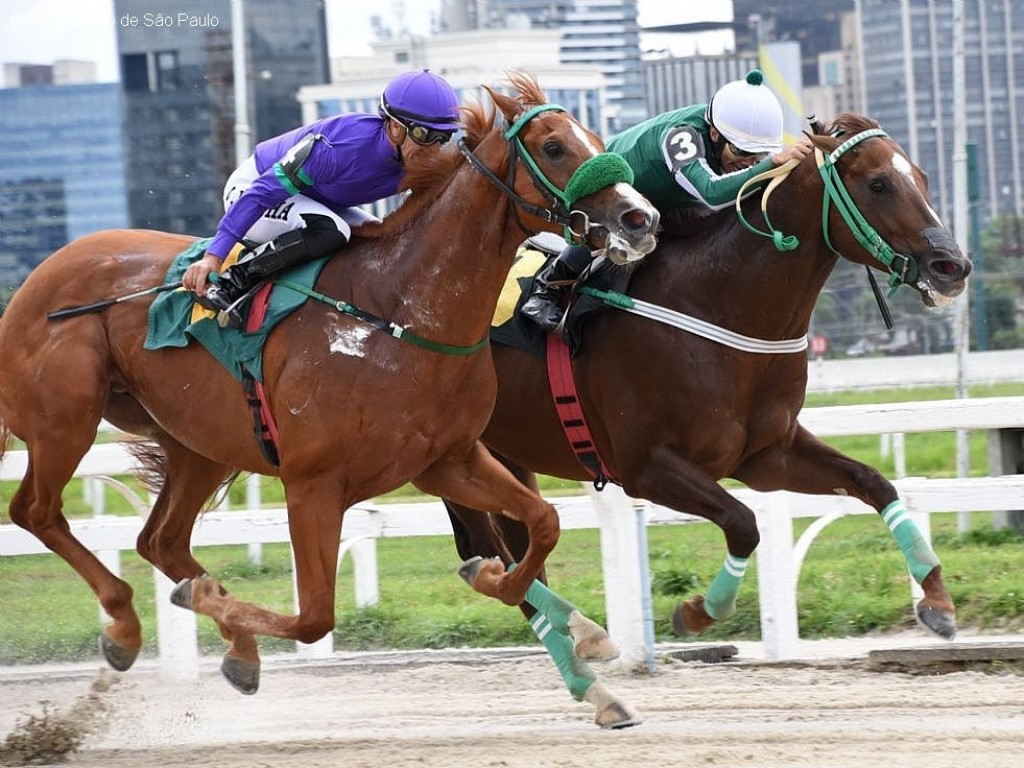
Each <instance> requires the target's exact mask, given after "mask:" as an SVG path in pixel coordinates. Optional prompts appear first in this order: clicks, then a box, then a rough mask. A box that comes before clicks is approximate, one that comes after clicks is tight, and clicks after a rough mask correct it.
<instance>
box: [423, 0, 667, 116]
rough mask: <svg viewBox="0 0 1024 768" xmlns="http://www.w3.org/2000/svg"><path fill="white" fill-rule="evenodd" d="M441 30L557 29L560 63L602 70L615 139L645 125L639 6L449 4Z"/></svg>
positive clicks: (596, 2) (492, 0) (592, 0)
mask: <svg viewBox="0 0 1024 768" xmlns="http://www.w3.org/2000/svg"><path fill="white" fill-rule="evenodd" d="M441 26H442V29H445V30H446V31H450V32H457V31H464V30H466V29H480V28H483V27H511V28H522V27H524V26H528V27H531V28H535V29H558V30H560V31H561V32H562V42H561V54H560V56H561V61H562V63H563V64H567V65H590V66H596V67H598V68H600V70H601V72H602V74H603V75H604V77H605V95H606V97H607V100H608V124H609V129H610V131H611V132H612V133H615V132H618V131H621V130H623V129H624V128H628V127H629V126H631V125H635V124H636V123H639V122H640V121H641V120H643V119H645V118H646V117H647V116H648V115H647V110H646V107H645V104H644V94H643V88H644V74H643V65H642V63H641V60H640V25H639V23H638V21H637V0H547V2H545V1H544V0H445V2H444V3H443V5H442V20H441Z"/></svg>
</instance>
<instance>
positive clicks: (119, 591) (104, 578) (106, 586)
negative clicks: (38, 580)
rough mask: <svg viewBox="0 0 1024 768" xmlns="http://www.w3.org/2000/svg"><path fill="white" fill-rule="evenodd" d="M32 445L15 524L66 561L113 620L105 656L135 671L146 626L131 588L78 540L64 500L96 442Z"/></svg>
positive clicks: (15, 501) (104, 638) (105, 635)
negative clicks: (134, 664) (88, 452)
mask: <svg viewBox="0 0 1024 768" xmlns="http://www.w3.org/2000/svg"><path fill="white" fill-rule="evenodd" d="M27 445H28V453H29V462H28V471H27V472H26V473H25V477H24V479H23V480H22V482H21V485H20V486H19V487H18V490H17V491H16V492H15V494H14V497H13V498H12V499H11V504H10V516H11V520H12V521H13V522H14V523H16V524H17V525H19V526H21V527H22V528H24V529H26V530H27V531H29V532H30V533H32V534H33V535H34V536H35V537H36V538H38V539H39V540H40V541H41V542H42V543H43V544H45V545H46V547H47V548H49V549H50V550H51V551H53V552H54V553H56V554H57V555H59V556H60V557H62V558H63V559H64V560H65V561H66V562H67V563H68V564H69V565H70V566H71V567H72V568H74V570H75V571H76V572H77V573H78V575H79V576H81V577H82V578H83V579H84V580H85V582H86V583H87V584H88V585H89V587H90V588H91V589H92V591H93V592H94V593H95V595H96V597H97V599H98V600H99V602H100V605H102V606H103V610H104V611H106V613H107V615H108V616H110V618H111V620H112V621H111V623H110V624H109V625H107V626H106V627H105V628H104V629H103V631H102V633H101V634H100V638H99V647H100V651H101V652H102V654H103V656H104V658H105V659H106V660H107V663H109V664H110V666H111V667H113V668H114V669H116V670H118V671H120V672H123V671H124V670H126V669H128V668H129V667H131V666H132V664H133V663H134V662H135V659H136V658H137V657H138V654H139V650H140V649H141V647H142V625H141V624H140V622H139V617H138V615H137V614H136V613H135V609H134V607H133V605H132V588H131V587H130V586H129V585H128V584H127V583H126V582H124V581H122V580H121V579H119V578H117V577H116V576H115V575H114V574H113V573H111V572H110V571H109V570H108V569H107V567H106V566H105V565H103V563H102V562H101V561H100V560H99V559H98V558H97V557H96V555H94V554H93V553H92V552H90V551H89V550H88V549H87V548H86V547H85V546H84V545H83V544H82V543H81V542H80V541H78V539H76V538H75V536H74V535H73V534H72V532H71V527H70V525H69V524H68V521H67V519H66V518H65V517H64V514H63V504H62V500H61V493H62V491H63V489H64V487H65V486H66V485H67V483H68V482H69V481H70V479H71V477H72V476H73V475H74V472H75V469H76V468H77V467H78V463H79V461H81V459H82V457H83V456H84V455H85V454H86V452H87V451H88V449H89V447H90V446H91V445H92V440H91V438H90V439H89V440H88V441H86V440H85V439H84V438H82V437H81V436H79V437H72V436H69V435H59V436H49V437H47V438H46V439H43V440H34V441H31V442H29V443H28V444H27Z"/></svg>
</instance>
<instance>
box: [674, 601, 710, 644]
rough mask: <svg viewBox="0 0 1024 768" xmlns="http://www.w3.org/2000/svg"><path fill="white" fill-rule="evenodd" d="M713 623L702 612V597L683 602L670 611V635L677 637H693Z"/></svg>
mask: <svg viewBox="0 0 1024 768" xmlns="http://www.w3.org/2000/svg"><path fill="white" fill-rule="evenodd" d="M714 623H715V620H714V619H713V618H711V617H710V616H709V615H708V612H707V611H706V610H704V595H697V596H696V597H694V598H691V599H690V600H684V601H683V602H681V603H680V604H679V605H677V606H676V607H675V610H674V611H672V634H674V635H676V636H677V637H693V636H694V635H699V634H700V633H701V632H703V631H704V630H705V629H707V628H708V627H710V626H711V625H712V624H714Z"/></svg>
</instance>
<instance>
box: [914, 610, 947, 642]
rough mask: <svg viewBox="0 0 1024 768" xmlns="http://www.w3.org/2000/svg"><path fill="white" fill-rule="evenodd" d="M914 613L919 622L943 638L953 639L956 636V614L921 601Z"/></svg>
mask: <svg viewBox="0 0 1024 768" xmlns="http://www.w3.org/2000/svg"><path fill="white" fill-rule="evenodd" d="M914 613H915V615H916V617H917V623H918V624H920V625H921V626H922V627H924V628H925V629H930V630H931V631H932V632H934V633H935V634H936V635H938V636H939V637H941V638H942V639H943V640H953V639H954V638H955V637H956V616H955V615H954V614H952V613H950V612H948V611H940V610H939V609H938V608H932V607H931V606H930V605H921V604H920V603H918V606H917V610H916V611H915V612H914Z"/></svg>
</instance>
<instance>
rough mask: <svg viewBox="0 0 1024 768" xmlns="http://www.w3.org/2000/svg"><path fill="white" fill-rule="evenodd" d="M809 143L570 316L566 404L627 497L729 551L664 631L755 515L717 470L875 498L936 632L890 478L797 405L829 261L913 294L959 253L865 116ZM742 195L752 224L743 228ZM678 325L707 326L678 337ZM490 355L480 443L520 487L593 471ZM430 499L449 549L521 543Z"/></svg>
mask: <svg viewBox="0 0 1024 768" xmlns="http://www.w3.org/2000/svg"><path fill="white" fill-rule="evenodd" d="M811 140H812V141H813V143H814V145H815V147H816V148H817V149H816V152H815V153H814V155H812V156H808V157H807V158H805V159H804V161H803V162H802V163H800V164H798V165H796V167H794V168H792V170H790V171H789V172H788V176H785V175H784V174H785V170H784V169H778V178H780V179H783V178H784V181H783V182H782V183H781V184H779V185H778V186H775V187H774V189H772V190H771V193H770V194H769V193H768V192H765V193H762V194H761V195H755V196H752V197H748V198H746V199H744V200H742V201H741V202H740V203H738V204H737V208H736V211H733V210H726V211H721V212H719V213H716V214H703V215H702V214H701V213H692V214H691V215H684V217H683V218H682V219H681V220H680V222H679V223H680V224H682V226H681V227H675V226H674V227H673V230H675V229H677V228H678V229H679V230H680V231H679V232H675V231H673V232H672V233H667V234H663V235H662V237H661V238H660V242H659V245H658V248H657V250H656V251H655V252H654V253H653V254H652V255H651V256H649V257H648V258H646V259H645V260H644V261H643V262H642V263H639V264H637V265H636V267H635V269H634V271H633V274H632V278H631V281H630V283H629V287H628V290H627V293H628V296H629V297H631V299H633V300H634V301H632V302H629V303H630V304H632V306H630V307H629V311H628V312H626V311H617V310H613V309H606V310H604V311H602V312H599V313H597V314H596V315H594V316H592V317H591V318H590V319H589V320H588V321H587V322H588V325H587V326H586V343H584V344H583V345H582V347H581V349H580V350H579V352H578V354H577V356H576V357H575V358H574V360H573V363H572V368H573V372H574V377H575V381H576V386H577V389H578V394H579V398H580V404H581V406H582V410H583V413H584V415H585V418H586V421H587V423H588V425H589V428H590V430H591V432H592V435H593V440H594V443H595V445H596V447H597V451H598V453H599V455H600V457H601V459H603V461H604V463H605V464H606V465H607V467H608V468H609V470H610V474H611V475H612V477H613V478H614V479H615V480H617V481H618V482H619V483H621V484H622V486H623V488H624V490H625V491H626V493H628V494H629V495H630V496H633V497H635V498H642V499H647V500H649V501H652V502H655V503H657V504H660V505H663V506H665V507H669V508H672V509H676V510H679V511H680V512H687V513H690V514H696V515H700V516H701V517H704V518H706V519H708V520H710V521H712V522H714V523H715V524H716V525H718V526H719V527H720V528H721V529H722V531H723V532H724V533H725V540H726V545H727V548H728V556H727V557H726V560H725V563H724V565H723V567H722V570H721V572H720V573H719V575H718V576H717V577H716V578H715V580H714V581H713V582H712V584H711V585H710V587H709V589H708V590H707V594H706V595H698V596H696V597H693V598H691V599H689V600H686V601H684V602H683V603H682V604H681V605H679V606H678V607H677V608H676V610H675V611H674V612H673V629H674V630H675V631H676V632H677V633H678V634H689V633H698V632H700V631H702V630H704V629H706V628H707V627H708V626H710V625H711V623H712V622H714V621H719V620H723V619H726V618H728V617H729V616H730V615H731V614H732V613H733V612H734V611H735V600H736V595H737V591H738V588H739V585H740V580H741V578H742V576H743V574H744V572H745V570H746V567H747V561H748V558H749V557H750V556H751V554H753V552H754V549H755V548H756V547H757V544H758V541H759V534H758V530H757V524H756V522H755V519H754V514H753V512H752V511H751V510H750V509H749V508H747V507H746V506H744V505H743V504H742V503H740V502H739V501H737V500H736V498H735V497H734V496H733V495H731V494H730V493H728V492H727V491H726V490H725V489H723V488H722V486H721V485H719V483H718V481H719V480H720V479H721V478H725V477H731V478H735V479H737V480H740V481H742V482H743V483H745V484H747V485H748V486H750V487H751V488H754V489H756V490H760V491H772V490H782V489H784V490H789V491H795V492H799V493H807V494H840V495H849V496H854V497H856V498H858V499H860V500H862V501H864V502H865V503H866V504H869V505H870V506H872V507H874V508H875V509H876V510H878V512H879V514H881V515H882V517H883V518H884V520H885V522H886V524H887V525H888V526H889V528H890V529H891V530H892V532H893V535H894V537H895V538H896V540H897V542H898V543H899V545H900V547H901V549H902V551H903V553H904V556H905V557H906V560H907V563H908V565H909V567H910V571H911V573H912V575H913V577H914V578H915V579H916V580H917V581H918V582H919V583H920V584H921V586H922V588H923V590H924V598H923V599H922V600H921V601H920V602H919V603H918V606H917V618H918V619H919V620H920V622H921V623H922V624H924V625H925V626H926V627H928V628H929V629H931V630H932V631H934V632H935V633H937V634H938V635H940V636H942V637H945V638H951V637H952V636H953V635H954V634H955V631H956V621H955V613H954V606H953V603H952V600H951V598H950V595H949V592H948V591H947V589H946V587H945V585H944V583H943V580H942V567H941V565H940V564H939V561H938V558H937V557H936V556H935V554H934V552H932V550H931V547H930V546H929V545H928V543H927V542H926V541H925V540H924V539H923V538H922V537H921V536H920V534H919V532H918V530H917V528H916V526H915V524H914V523H913V521H912V520H911V519H910V518H908V517H907V516H906V515H905V512H904V510H903V506H902V503H901V502H900V500H899V496H898V495H897V493H896V489H895V488H894V487H893V485H892V483H890V482H889V481H888V480H887V479H886V478H885V477H883V476H882V474H881V473H879V472H878V471H877V470H875V469H873V468H872V467H869V466H866V465H864V464H862V463H860V462H858V461H854V460H853V459H851V458H850V457H848V456H845V455H843V454H842V453H840V452H839V451H837V450H835V449H834V448H831V447H829V446H828V445H826V444H824V443H822V442H821V441H819V440H818V439H817V438H815V437H814V435H812V434H811V433H810V432H808V431H807V430H806V429H805V428H803V427H802V426H801V425H800V423H799V421H798V418H797V417H798V415H799V413H800V409H801V407H802V406H803V403H804V393H805V388H806V384H807V355H806V352H805V349H806V334H807V331H808V326H809V323H810V319H811V312H812V310H813V309H814V305H815V301H816V300H817V297H818V294H819V293H820V292H821V290H822V287H823V285H824V284H825V281H826V279H827V278H828V276H829V274H830V273H831V271H832V269H833V267H834V266H835V265H836V263H837V259H838V257H839V255H841V256H842V257H843V258H845V259H847V260H849V261H851V262H855V263H858V264H864V265H869V266H871V267H874V268H878V269H881V270H882V271H884V272H888V273H890V275H891V278H890V283H891V284H892V285H893V286H896V285H897V284H899V283H905V284H906V285H907V286H910V287H912V288H913V289H914V290H916V291H917V292H918V293H920V295H921V298H922V301H923V303H924V304H925V305H927V306H933V305H936V304H945V303H948V302H949V301H951V300H952V297H955V296H957V295H958V294H959V293H960V292H961V291H963V289H964V280H965V278H966V277H967V275H968V274H969V273H970V271H971V264H970V262H969V261H968V260H967V259H966V258H965V257H964V256H963V254H961V252H960V251H959V249H958V248H957V246H956V243H955V241H954V239H953V237H952V236H951V235H950V233H949V231H948V230H946V229H945V228H944V227H943V225H942V223H941V222H940V221H939V219H938V217H937V215H936V213H935V211H934V210H933V209H932V207H931V205H930V204H929V202H928V195H927V185H926V180H925V177H924V174H923V173H922V172H921V170H920V169H919V168H918V167H917V166H915V165H914V164H913V163H912V162H911V161H910V160H909V159H908V157H907V155H906V153H905V152H904V151H903V149H902V148H900V147H899V146H898V145H897V144H896V142H894V141H893V140H892V139H891V138H889V137H888V136H887V135H886V134H885V133H884V132H883V131H881V130H880V129H878V125H877V123H875V122H874V121H872V120H870V119H868V118H865V117H863V116H858V115H849V114H847V115H842V116H840V117H839V118H837V120H836V121H835V122H834V124H833V125H832V126H830V127H829V129H828V131H827V133H826V134H825V135H814V136H812V137H811ZM816 159H817V162H816ZM773 181H774V180H773ZM759 204H760V205H761V212H762V213H761V220H764V221H765V226H766V227H767V230H766V231H761V230H759V229H757V228H755V227H753V226H751V225H750V223H749V222H750V221H751V220H758V215H759V214H758V205H759ZM737 214H739V216H738V215H737ZM673 223H675V222H673ZM784 233H786V234H784ZM762 235H767V236H769V237H768V239H766V238H765V237H762ZM787 235H788V236H787ZM781 249H786V250H785V252H781V253H780V250H781ZM584 290H585V289H584ZM608 298H612V297H608ZM642 302H646V303H647V304H646V305H645V304H643V303H642ZM653 305H656V306H653ZM614 306H619V308H620V309H621V306H620V305H618V304H615V305H614ZM652 307H653V309H652ZM637 315H640V316H637ZM683 316H689V318H688V321H685V320H686V318H684V317H683ZM666 318H667V320H666ZM694 320H700V321H704V323H706V324H711V328H712V330H711V331H710V332H708V330H707V328H706V327H705V329H704V330H703V331H700V329H698V332H701V333H704V335H698V332H694V331H692V330H685V329H686V328H689V329H693V328H694V326H695V323H694V322H693V321H694ZM673 324H675V325H677V326H681V327H673ZM681 328H682V329H681ZM493 356H494V362H495V365H496V368H497V371H498V401H497V406H496V408H495V410H494V414H493V415H492V417H491V421H490V423H489V424H488V425H487V429H486V430H485V431H484V434H483V437H482V440H483V442H484V443H485V444H486V445H487V446H488V447H489V448H490V449H491V450H492V451H493V452H494V453H495V454H497V455H498V456H499V457H501V458H502V459H503V461H505V462H506V463H507V465H508V466H509V467H510V468H511V469H513V471H515V472H516V473H517V474H518V475H519V476H520V477H521V478H522V479H523V480H524V481H527V482H530V481H531V480H532V473H533V472H537V473H541V474H545V475H551V476H555V477H561V478H569V479H576V480H588V479H591V477H592V476H591V474H589V473H588V471H587V470H586V469H585V468H584V467H583V465H582V464H581V463H580V462H579V461H578V460H577V458H576V456H575V454H574V452H573V450H572V449H571V448H570V445H569V443H568V441H567V439H566V437H565V435H564V433H563V431H562V427H561V423H560V420H559V416H558V414H557V413H556V410H555V407H554V405H553V403H552V396H551V392H550V389H549V385H548V375H547V370H546V366H545V363H544V361H543V360H542V359H540V358H538V357H536V356H534V355H531V354H529V353H527V352H524V351H522V350H520V349H516V348H513V347H509V346H503V345H500V344H496V345H495V346H494V350H493ZM534 487H536V485H534ZM447 506H448V509H449V512H450V513H451V515H452V520H453V525H454V528H455V539H456V546H457V548H458V550H459V553H460V555H461V556H462V557H463V558H470V557H472V556H483V557H499V558H501V559H502V560H504V561H505V562H506V563H508V562H511V561H514V560H517V559H518V558H520V557H522V556H523V555H524V554H525V552H526V551H527V550H526V549H525V545H526V542H527V541H528V538H527V537H526V536H525V535H523V534H524V532H523V531H522V530H517V529H518V528H519V526H517V525H516V524H514V523H512V524H506V523H508V522H509V521H493V524H492V523H489V522H488V521H487V520H486V518H481V517H480V516H477V515H469V514H467V512H468V510H466V509H465V507H464V506H463V505H460V504H458V503H456V502H454V501H453V500H449V501H448V502H447ZM524 610H525V611H526V612H527V615H528V616H529V615H530V614H531V611H530V610H529V609H528V607H524Z"/></svg>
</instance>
